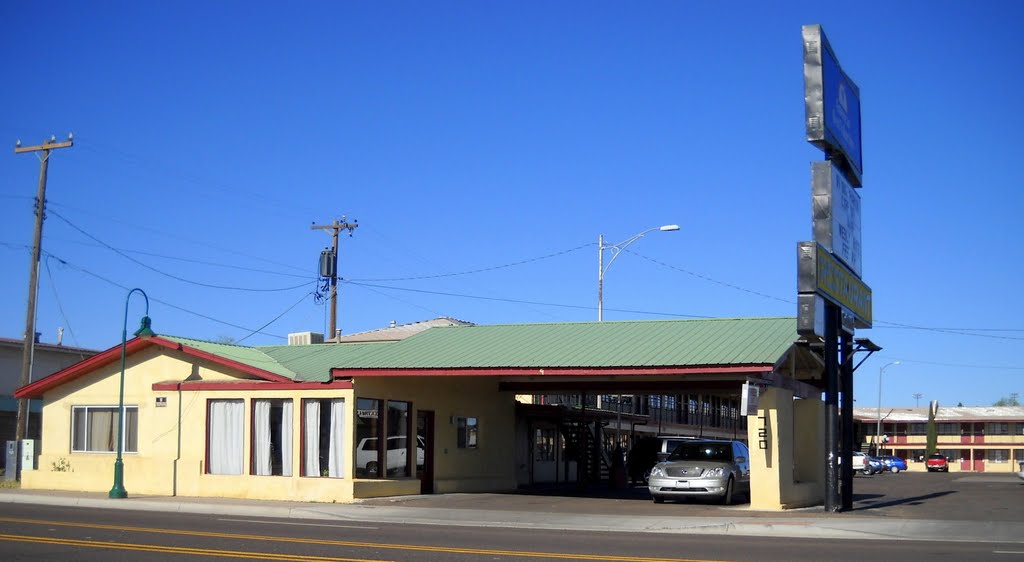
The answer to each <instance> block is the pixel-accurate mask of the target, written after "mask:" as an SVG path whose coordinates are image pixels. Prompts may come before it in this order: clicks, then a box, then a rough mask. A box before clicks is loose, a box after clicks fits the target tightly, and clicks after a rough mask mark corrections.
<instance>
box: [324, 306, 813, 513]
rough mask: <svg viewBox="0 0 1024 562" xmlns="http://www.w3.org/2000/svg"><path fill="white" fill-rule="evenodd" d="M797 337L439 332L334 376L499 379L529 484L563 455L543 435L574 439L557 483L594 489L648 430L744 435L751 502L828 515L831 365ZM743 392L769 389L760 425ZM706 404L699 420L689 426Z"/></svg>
mask: <svg viewBox="0 0 1024 562" xmlns="http://www.w3.org/2000/svg"><path fill="white" fill-rule="evenodd" d="M796 328H797V326H796V319H795V318H716V319H699V320H670V321H625V322H600V323H552V324H510V325H491V326H458V327H451V328H432V329H430V330H427V331H425V332H423V333H422V334H419V335H417V336H415V337H411V338H409V339H407V340H405V341H403V342H402V344H401V346H394V347H390V348H389V349H388V350H381V351H383V353H374V354H373V355H372V358H371V359H368V360H367V361H366V363H365V364H360V362H358V361H356V362H352V363H350V364H348V365H346V366H345V367H339V368H335V369H332V373H333V375H334V377H335V378H345V377H352V378H353V379H356V380H358V379H360V378H364V377H373V378H376V377H416V378H422V377H427V378H434V377H444V378H446V379H449V380H457V379H458V377H486V378H493V379H496V381H497V390H498V392H500V393H509V394H514V395H515V396H516V401H517V402H518V403H519V404H520V406H519V407H518V408H517V409H516V419H515V420H510V423H513V424H514V425H515V428H516V429H515V435H516V438H515V445H514V446H515V448H516V450H517V455H516V457H515V459H514V461H513V462H515V463H516V464H517V465H518V472H519V474H520V481H521V480H522V476H521V475H522V473H523V470H522V465H523V464H524V462H526V461H527V460H528V459H529V456H530V455H536V454H538V452H539V454H549V453H551V451H545V450H543V448H538V445H546V444H545V443H538V439H537V436H538V434H537V431H536V430H537V429H538V428H545V427H546V428H548V429H553V430H554V431H555V436H556V437H558V438H559V439H560V440H561V442H560V443H559V446H558V447H556V448H555V450H554V452H553V454H554V458H553V459H552V460H553V462H554V463H555V465H556V467H557V468H556V469H555V470H556V472H555V475H556V476H555V478H561V481H563V482H564V481H568V480H570V477H571V476H574V477H575V479H576V481H577V482H580V483H584V484H585V483H587V481H597V480H600V479H601V478H602V477H603V476H604V472H605V470H607V469H609V468H611V465H612V463H611V462H608V461H606V465H607V466H606V467H605V469H601V467H600V464H601V459H602V458H607V455H608V454H609V450H610V449H611V450H614V446H615V444H623V445H625V444H628V439H629V437H630V436H631V435H632V434H633V433H634V431H636V430H637V429H638V428H640V430H642V431H647V432H652V433H653V432H657V431H658V430H660V431H665V429H666V428H669V429H670V430H671V432H673V433H676V432H680V431H684V430H685V431H688V432H690V433H692V434H694V435H695V436H701V435H703V436H705V437H709V436H714V437H729V438H732V437H736V438H739V439H741V440H744V441H747V442H748V443H749V445H750V449H751V465H752V467H751V473H752V474H751V478H752V481H753V482H754V484H753V486H752V488H753V489H752V502H753V503H754V504H755V505H757V506H758V507H768V508H784V507H794V506H797V505H811V504H814V503H815V502H817V503H820V501H821V497H822V490H823V483H822V480H821V478H820V473H821V472H822V467H823V461H822V459H823V457H822V444H823V441H822V439H821V438H822V435H821V433H820V430H819V428H820V425H821V417H820V416H821V413H822V411H823V410H822V409H821V401H820V393H821V390H820V387H821V384H820V383H821V373H822V367H823V363H822V361H821V359H820V356H819V355H818V354H817V353H815V352H814V351H812V350H811V349H810V347H809V346H807V345H804V344H802V343H801V342H800V341H799V339H798V335H797V329H796ZM744 383H749V384H750V386H751V387H753V388H757V389H759V390H761V393H760V397H761V402H760V404H759V405H758V406H756V407H754V406H752V407H751V411H750V412H749V413H750V415H747V414H748V412H739V411H738V409H739V403H740V398H741V396H740V393H741V391H742V389H743V388H744ZM617 396H645V397H652V396H655V397H659V398H658V399H657V400H656V401H653V402H652V401H651V400H650V398H648V399H647V400H646V401H645V402H644V403H645V404H646V408H645V409H644V408H637V406H638V404H639V402H638V401H636V400H633V401H631V402H630V405H631V407H630V408H628V409H626V410H625V411H623V409H622V406H623V401H619V400H616V399H615V398H614V397H617ZM553 397H559V398H558V399H556V400H553V399H552V398H553ZM523 404H525V405H527V406H522V405H523ZM684 404H685V407H683V405H684ZM652 405H654V406H656V407H653V410H654V412H653V413H654V414H655V416H653V417H652ZM693 405H696V407H697V409H698V412H697V415H696V416H690V414H691V413H692V412H691V407H692V406H693ZM670 406H671V407H670ZM709 410H710V412H709ZM724 410H728V411H729V412H730V415H731V416H732V417H731V419H735V420H736V425H735V426H734V427H732V428H730V429H731V433H732V435H723V434H721V431H720V430H722V429H723V428H722V427H720V426H721V425H722V424H721V423H717V424H716V423H713V422H712V420H716V419H717V420H718V421H719V422H721V420H723V419H729V418H730V417H729V416H722V415H721V413H722V412H723V411H724ZM684 413H685V414H684ZM708 414H711V415H708ZM739 418H744V419H745V421H746V427H745V428H743V427H742V422H741V421H740V419H739ZM652 422H653V423H652ZM655 427H657V428H658V429H657V430H655ZM609 429H610V430H609ZM652 430H654V431H652ZM715 431H718V433H715ZM609 445H611V447H609ZM559 454H561V455H562V456H561V457H558V455H559ZM567 460H571V461H573V462H576V463H577V464H576V466H575V467H572V468H570V467H568V466H567V465H566V461H567ZM531 465H532V462H531ZM527 472H529V470H527ZM558 475H561V476H558ZM556 481H557V480H556ZM761 490H763V491H764V492H763V493H762V492H761Z"/></svg>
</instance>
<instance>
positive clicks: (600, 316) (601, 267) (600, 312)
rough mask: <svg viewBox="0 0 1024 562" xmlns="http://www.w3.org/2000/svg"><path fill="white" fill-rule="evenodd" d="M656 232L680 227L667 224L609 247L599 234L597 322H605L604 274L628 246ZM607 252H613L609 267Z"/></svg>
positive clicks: (602, 235) (669, 230) (649, 229)
mask: <svg viewBox="0 0 1024 562" xmlns="http://www.w3.org/2000/svg"><path fill="white" fill-rule="evenodd" d="M655 230H661V231H665V232H671V231H674V230H679V225H677V224H666V225H665V226H658V227H655V228H648V229H647V230H645V231H643V232H641V233H639V234H634V235H633V236H631V237H629V238H627V239H625V240H623V241H622V242H619V243H618V244H608V245H607V246H606V245H605V243H604V234H599V235H598V237H597V321H598V322H601V321H603V320H604V274H605V272H607V271H608V268H609V267H611V266H612V262H614V261H615V258H617V257H619V254H620V253H621V252H622V250H624V249H626V246H629V245H630V244H632V243H633V242H636V241H637V240H639V239H641V238H643V237H644V236H645V235H647V234H649V233H651V232H654V231H655ZM605 250H611V251H612V259H610V260H608V265H605V264H604V251H605Z"/></svg>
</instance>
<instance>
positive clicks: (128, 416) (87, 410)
mask: <svg viewBox="0 0 1024 562" xmlns="http://www.w3.org/2000/svg"><path fill="white" fill-rule="evenodd" d="M71 435H72V437H71V451H72V452H75V453H114V452H117V406H75V407H73V408H72V409H71ZM121 450H122V452H125V453H137V452H138V451H139V408H138V406H125V407H124V431H123V439H122V447H121Z"/></svg>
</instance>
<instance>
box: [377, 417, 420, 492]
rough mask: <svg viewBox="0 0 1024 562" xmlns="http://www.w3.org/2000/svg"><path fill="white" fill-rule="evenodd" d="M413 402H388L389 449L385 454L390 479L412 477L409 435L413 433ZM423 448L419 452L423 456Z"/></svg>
mask: <svg viewBox="0 0 1024 562" xmlns="http://www.w3.org/2000/svg"><path fill="white" fill-rule="evenodd" d="M411 412H412V403H411V402H401V401H398V400H388V421H387V432H388V449H387V452H385V456H386V458H387V475H388V476H389V477H397V478H402V477H408V476H412V467H411V466H409V433H410V432H411V431H412V418H411V417H410V415H409V414H410V413H411ZM422 451H423V448H422V447H419V448H418V449H417V452H418V453H419V454H420V456H422Z"/></svg>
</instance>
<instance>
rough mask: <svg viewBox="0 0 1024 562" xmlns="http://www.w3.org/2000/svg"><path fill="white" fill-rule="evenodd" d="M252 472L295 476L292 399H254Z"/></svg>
mask: <svg viewBox="0 0 1024 562" xmlns="http://www.w3.org/2000/svg"><path fill="white" fill-rule="evenodd" d="M252 409H253V412H252V420H253V426H252V472H253V474H255V475H257V476H291V475H292V457H293V454H292V451H293V449H294V448H293V447H292V427H293V425H292V401H291V400H281V399H277V400H270V399H257V400H253V401H252Z"/></svg>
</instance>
